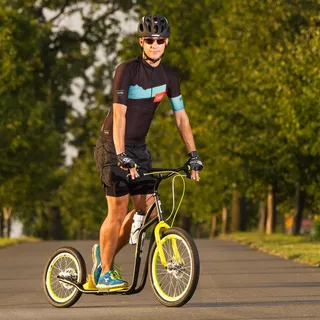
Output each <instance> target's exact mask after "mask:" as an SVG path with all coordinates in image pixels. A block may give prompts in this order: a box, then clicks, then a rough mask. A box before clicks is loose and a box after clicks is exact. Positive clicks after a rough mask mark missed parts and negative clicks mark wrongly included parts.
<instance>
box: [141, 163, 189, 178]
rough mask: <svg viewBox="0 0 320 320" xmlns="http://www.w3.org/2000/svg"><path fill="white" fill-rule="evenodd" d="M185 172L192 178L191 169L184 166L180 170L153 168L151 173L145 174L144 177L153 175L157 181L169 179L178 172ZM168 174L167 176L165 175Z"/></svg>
mask: <svg viewBox="0 0 320 320" xmlns="http://www.w3.org/2000/svg"><path fill="white" fill-rule="evenodd" d="M181 171H184V172H185V174H186V175H187V177H189V176H190V167H189V166H183V167H179V168H152V169H151V170H149V172H146V173H143V176H149V175H152V176H154V178H156V179H167V178H170V177H171V176H173V175H174V174H175V173H177V172H181ZM165 173H166V174H165Z"/></svg>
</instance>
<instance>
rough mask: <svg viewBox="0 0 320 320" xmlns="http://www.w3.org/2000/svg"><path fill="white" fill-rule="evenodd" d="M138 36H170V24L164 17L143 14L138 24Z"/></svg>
mask: <svg viewBox="0 0 320 320" xmlns="http://www.w3.org/2000/svg"><path fill="white" fill-rule="evenodd" d="M138 33H139V36H140V38H144V37H149V38H150V37H161V38H169V37H170V25H169V22H168V20H167V19H166V18H165V17H161V16H157V15H153V16H144V17H143V18H142V19H141V21H140V23H139V26H138Z"/></svg>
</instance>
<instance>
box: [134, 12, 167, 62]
mask: <svg viewBox="0 0 320 320" xmlns="http://www.w3.org/2000/svg"><path fill="white" fill-rule="evenodd" d="M138 34H139V36H140V39H139V43H140V46H141V47H142V50H143V58H144V59H145V60H150V61H151V62H152V63H155V62H157V61H159V60H160V59H161V58H162V56H163V53H164V50H165V48H166V46H167V44H168V42H169V39H168V38H169V36H170V25H169V22H168V20H167V19H166V18H165V17H161V16H158V15H150V16H144V17H143V18H142V19H141V21H140V23H139V25H138Z"/></svg>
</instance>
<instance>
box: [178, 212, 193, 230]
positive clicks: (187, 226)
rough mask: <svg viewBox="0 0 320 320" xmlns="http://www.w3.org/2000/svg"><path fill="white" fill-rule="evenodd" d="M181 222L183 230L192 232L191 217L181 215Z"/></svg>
mask: <svg viewBox="0 0 320 320" xmlns="http://www.w3.org/2000/svg"><path fill="white" fill-rule="evenodd" d="M179 224H180V227H181V228H182V229H183V230H185V231H187V232H188V233H191V227H192V220H191V218H190V217H187V216H181V218H180V223H179Z"/></svg>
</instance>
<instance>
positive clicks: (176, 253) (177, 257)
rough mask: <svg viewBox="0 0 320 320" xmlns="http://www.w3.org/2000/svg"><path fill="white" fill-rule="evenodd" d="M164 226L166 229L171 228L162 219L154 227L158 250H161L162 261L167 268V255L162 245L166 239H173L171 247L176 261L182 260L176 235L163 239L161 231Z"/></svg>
mask: <svg viewBox="0 0 320 320" xmlns="http://www.w3.org/2000/svg"><path fill="white" fill-rule="evenodd" d="M163 228H164V229H169V228H170V226H169V225H167V224H166V223H165V222H164V221H160V222H159V223H158V224H157V225H156V227H155V229H154V236H155V239H156V244H157V248H158V251H159V255H160V260H161V263H162V265H163V266H164V267H165V268H167V266H168V262H167V260H166V256H165V254H164V251H163V247H162V245H163V244H164V243H165V242H166V241H168V239H169V240H171V247H172V251H173V257H174V260H175V261H180V253H179V250H178V246H177V240H176V237H174V236H170V235H169V236H168V237H166V238H163V239H161V236H160V232H161V229H163ZM170 258H171V257H170Z"/></svg>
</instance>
